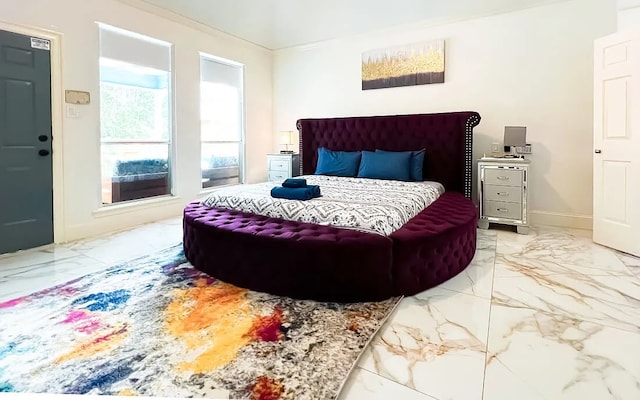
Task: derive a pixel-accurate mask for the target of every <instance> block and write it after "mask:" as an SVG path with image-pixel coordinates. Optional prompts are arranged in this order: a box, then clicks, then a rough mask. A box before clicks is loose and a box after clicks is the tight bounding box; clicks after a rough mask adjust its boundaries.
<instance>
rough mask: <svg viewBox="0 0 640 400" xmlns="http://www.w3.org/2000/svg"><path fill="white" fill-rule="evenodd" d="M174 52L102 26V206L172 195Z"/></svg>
mask: <svg viewBox="0 0 640 400" xmlns="http://www.w3.org/2000/svg"><path fill="white" fill-rule="evenodd" d="M170 67H171V47H170V45H169V44H168V43H165V42H161V41H158V40H156V39H152V38H149V37H146V36H142V35H139V34H135V33H132V32H127V31H123V30H121V29H117V28H113V27H110V26H106V25H102V24H101V25H100V158H101V171H102V173H101V175H102V203H103V204H111V203H117V202H121V201H128V200H136V199H143V198H147V197H153V196H161V195H167V194H171V179H170V170H171V169H170V166H171V153H172V152H171V137H172V129H171V90H170V87H171V85H170V83H171V68H170Z"/></svg>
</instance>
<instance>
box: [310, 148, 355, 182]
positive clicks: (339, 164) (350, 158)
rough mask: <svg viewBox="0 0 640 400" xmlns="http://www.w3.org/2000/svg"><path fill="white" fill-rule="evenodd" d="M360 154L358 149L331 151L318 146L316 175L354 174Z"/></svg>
mask: <svg viewBox="0 0 640 400" xmlns="http://www.w3.org/2000/svg"><path fill="white" fill-rule="evenodd" d="M360 156H361V153H360V152H359V151H333V150H329V149H326V148H324V147H320V148H319V149H318V164H317V166H316V175H334V176H356V174H357V173H358V165H360Z"/></svg>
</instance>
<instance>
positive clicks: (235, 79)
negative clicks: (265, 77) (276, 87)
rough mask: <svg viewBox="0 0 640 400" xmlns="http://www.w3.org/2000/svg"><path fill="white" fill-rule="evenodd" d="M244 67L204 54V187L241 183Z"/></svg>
mask: <svg viewBox="0 0 640 400" xmlns="http://www.w3.org/2000/svg"><path fill="white" fill-rule="evenodd" d="M242 75H243V66H242V65H241V64H237V63H234V62H232V61H226V60H221V59H218V58H214V57H211V56H207V55H202V56H201V57H200V124H201V125H200V135H201V140H202V146H201V148H202V150H201V168H202V187H203V188H208V187H213V186H220V185H229V184H235V183H241V182H242V181H243V177H242V176H243V175H242V173H243V170H244V143H243V140H242V138H243V134H242V133H243V120H244V117H243V99H242V93H243V82H242Z"/></svg>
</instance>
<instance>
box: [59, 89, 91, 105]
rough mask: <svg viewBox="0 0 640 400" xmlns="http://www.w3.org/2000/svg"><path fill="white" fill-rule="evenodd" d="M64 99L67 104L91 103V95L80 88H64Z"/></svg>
mask: <svg viewBox="0 0 640 400" xmlns="http://www.w3.org/2000/svg"><path fill="white" fill-rule="evenodd" d="M64 101H65V103H69V104H89V103H91V95H90V94H89V92H83V91H80V90H65V91H64Z"/></svg>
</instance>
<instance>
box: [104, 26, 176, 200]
mask: <svg viewBox="0 0 640 400" xmlns="http://www.w3.org/2000/svg"><path fill="white" fill-rule="evenodd" d="M97 25H98V31H99V33H100V34H102V32H103V31H107V32H109V33H116V34H121V35H122V36H128V37H130V38H132V39H134V40H138V41H144V42H148V43H150V44H155V45H156V46H158V45H160V46H162V47H166V50H167V51H168V52H167V55H168V57H169V62H168V64H167V67H166V68H168V70H165V69H162V70H164V71H165V72H166V73H167V80H168V82H167V87H166V90H167V107H168V108H169V109H168V110H167V129H168V134H167V139H166V140H155V139H149V140H145V139H115V140H114V139H103V137H102V122H101V118H102V115H101V114H102V111H101V110H102V106H103V105H102V101H101V100H102V89H101V85H102V76H101V73H100V72H99V74H98V94H99V95H98V104H99V112H98V114H99V155H98V159H99V160H100V161H99V168H100V182H99V186H100V192H101V193H102V188H101V187H102V176H103V171H102V160H103V155H102V152H103V147H102V146H103V144H106V145H117V144H133V145H135V144H152V145H153V144H163V145H167V164H168V176H167V183H168V185H169V188H168V193H166V194H163V195H156V196H149V197H143V198H139V199H133V200H125V201H119V202H111V203H105V202H103V201H102V195H100V196H99V198H98V202H99V209H104V208H109V207H115V206H117V207H121V206H123V205H137V204H139V203H141V202H145V201H157V199H162V198H175V197H176V179H175V176H176V164H177V159H178V154H177V146H176V132H177V126H176V117H175V116H176V96H175V93H176V79H175V77H176V73H175V45H174V44H173V43H170V42H166V41H164V40H161V39H157V38H155V37H152V36H148V35H146V34H142V33H139V32H135V31H130V30H128V29H122V28H119V27H115V26H112V25H108V24H104V23H101V22H98V23H97ZM102 45H103V44H102V41H100V43H99V46H100V47H99V58H98V70H100V68H101V65H100V59H102V58H106V59H111V60H115V61H119V62H123V63H127V64H129V65H133V66H136V67H150V66H149V65H143V64H140V63H136V62H133V61H129V60H122V59H114V58H111V57H108V56H103V54H102ZM152 68H153V67H152ZM156 69H158V68H156ZM111 83H114V82H111ZM116 84H118V83H116ZM119 84H122V85H124V84H123V83H119Z"/></svg>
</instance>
